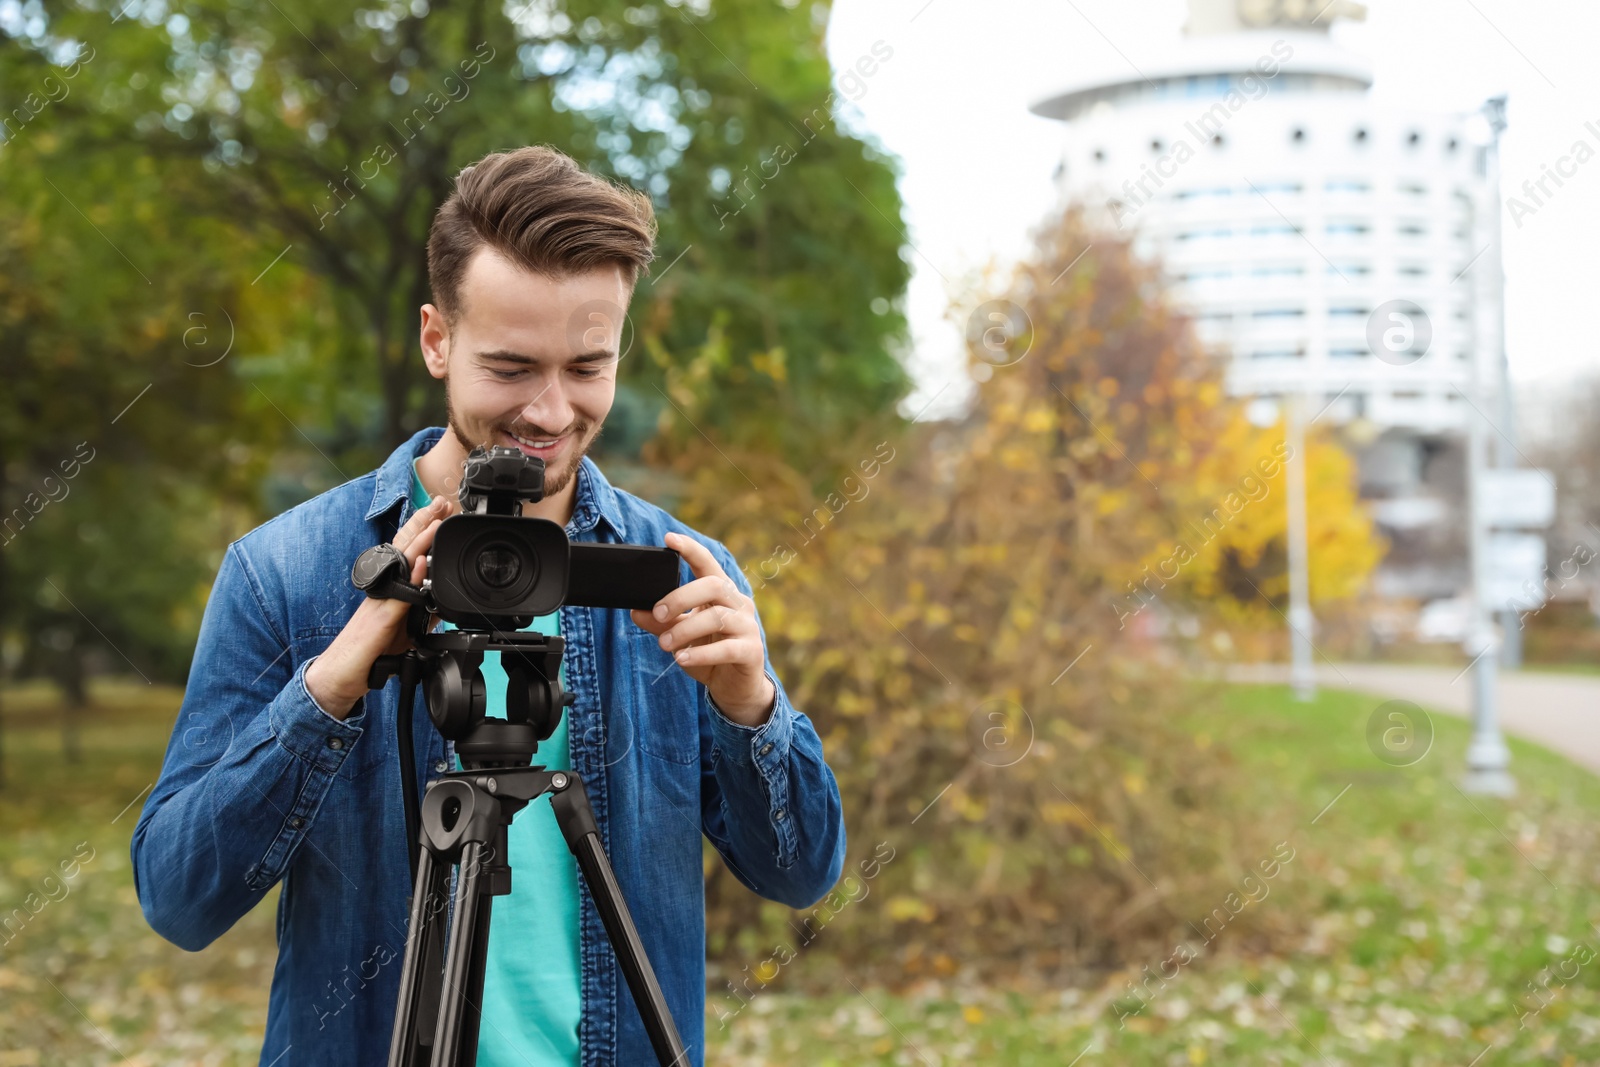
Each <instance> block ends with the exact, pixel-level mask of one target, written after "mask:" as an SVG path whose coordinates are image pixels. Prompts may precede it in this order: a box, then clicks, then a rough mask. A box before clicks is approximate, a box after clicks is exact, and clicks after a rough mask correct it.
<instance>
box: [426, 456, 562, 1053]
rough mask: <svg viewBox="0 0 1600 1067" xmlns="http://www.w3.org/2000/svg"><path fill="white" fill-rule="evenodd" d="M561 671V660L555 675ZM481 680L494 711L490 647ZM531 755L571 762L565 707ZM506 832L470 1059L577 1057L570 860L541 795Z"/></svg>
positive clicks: (541, 622)
mask: <svg viewBox="0 0 1600 1067" xmlns="http://www.w3.org/2000/svg"><path fill="white" fill-rule="evenodd" d="M429 500H430V497H429V495H428V491H427V490H426V489H424V488H423V487H422V479H421V478H420V477H419V476H418V475H417V474H416V465H415V461H413V464H412V475H411V503H412V506H413V507H418V508H422V507H427V505H428V502H429ZM444 625H445V626H446V627H450V626H451V624H450V623H445V624H444ZM452 628H453V627H452ZM527 628H528V629H530V630H535V631H537V632H539V633H542V634H551V635H559V634H560V633H561V612H560V611H554V612H552V613H550V614H549V615H541V616H540V617H539V618H537V619H534V620H533V623H532V625H530V626H529V627H527ZM566 677H567V669H566V665H565V664H562V667H561V680H562V682H563V683H564V682H565V681H566ZM483 683H484V689H485V692H486V701H485V710H486V711H487V712H488V713H489V714H490V715H495V716H503V715H504V714H505V709H506V672H505V670H504V668H502V667H501V666H500V654H499V653H498V652H490V653H487V654H486V655H485V656H484V657H483ZM534 762H535V763H536V764H542V765H544V766H546V767H549V768H550V769H551V770H570V769H571V768H572V751H571V747H570V745H569V743H568V736H567V716H566V712H565V710H563V712H562V715H561V722H560V723H559V724H558V725H557V726H556V728H555V732H554V733H552V734H551V735H550V737H549V738H548V739H547V740H545V741H541V742H540V743H539V751H538V753H536V754H535V756H534ZM507 836H508V838H509V840H510V848H511V894H510V896H504V897H496V898H495V899H494V906H493V908H492V909H491V912H490V920H489V959H488V963H487V966H486V967H485V971H484V977H483V1024H482V1026H481V1027H480V1031H479V1032H480V1036H479V1038H478V1067H577V1063H578V1021H579V1018H580V1017H581V1015H582V1008H583V1001H582V985H581V981H580V974H581V971H580V967H579V962H578V864H577V861H576V860H574V859H573V858H572V852H571V851H570V850H569V849H568V848H567V842H566V840H565V839H564V838H563V837H562V836H561V828H560V827H559V826H557V825H556V816H555V812H554V811H552V810H551V809H550V798H549V797H548V796H542V797H540V798H539V799H537V800H535V801H534V802H533V803H531V804H529V805H528V806H527V807H525V808H523V809H522V810H521V811H520V812H518V813H517V816H516V818H514V819H512V820H511V829H510V831H509V832H508V834H507Z"/></svg>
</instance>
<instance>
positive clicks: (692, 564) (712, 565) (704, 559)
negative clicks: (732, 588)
mask: <svg viewBox="0 0 1600 1067" xmlns="http://www.w3.org/2000/svg"><path fill="white" fill-rule="evenodd" d="M666 542H667V547H668V548H672V549H676V550H677V552H678V555H680V556H682V557H683V559H684V562H685V563H687V564H689V570H690V571H691V572H693V574H694V576H695V577H696V578H704V577H707V576H708V575H719V574H723V573H724V572H723V570H722V564H720V563H718V562H717V557H716V556H713V555H712V554H711V550H710V549H709V548H707V547H706V546H705V545H702V544H701V543H700V542H699V541H696V540H695V539H694V538H692V537H685V536H684V535H683V534H681V533H669V534H667V536H666Z"/></svg>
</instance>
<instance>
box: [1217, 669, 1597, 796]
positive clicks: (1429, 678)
mask: <svg viewBox="0 0 1600 1067" xmlns="http://www.w3.org/2000/svg"><path fill="white" fill-rule="evenodd" d="M1460 670H1461V668H1459V667H1410V666H1405V665H1402V664H1388V663H1338V664H1333V663H1326V662H1324V663H1319V664H1318V665H1317V682H1318V684H1319V685H1326V686H1328V687H1329V688H1331V689H1353V690H1356V691H1357V692H1362V693H1371V694H1373V695H1375V696H1379V697H1383V698H1386V699H1389V700H1409V701H1411V702H1413V703H1415V704H1420V705H1422V706H1423V707H1426V708H1432V709H1437V710H1439V711H1445V712H1450V713H1452V714H1455V715H1460V716H1462V717H1467V716H1469V715H1471V710H1472V675H1471V673H1470V672H1469V673H1466V674H1458V672H1459V671H1460ZM1228 677H1229V678H1230V679H1232V680H1234V681H1240V682H1287V681H1288V679H1289V669H1288V667H1286V666H1283V665H1281V664H1263V665H1260V666H1249V667H1236V668H1234V669H1232V670H1230V671H1229V672H1228ZM1499 696H1500V699H1499V708H1500V724H1501V727H1502V728H1503V729H1504V730H1505V731H1506V732H1507V733H1510V734H1515V735H1516V736H1518V737H1521V738H1525V739H1527V740H1529V741H1535V742H1537V743H1539V744H1541V745H1543V746H1545V747H1546V748H1548V749H1550V750H1551V751H1553V752H1559V753H1561V754H1562V755H1563V756H1566V757H1567V758H1568V759H1570V760H1572V761H1573V762H1574V763H1578V764H1581V765H1582V766H1585V767H1588V768H1589V769H1590V770H1592V771H1596V772H1600V676H1596V677H1591V676H1588V675H1582V674H1557V673H1553V672H1551V673H1545V672H1542V671H1509V672H1508V671H1502V672H1500V688H1499ZM1515 772H1516V766H1515V763H1513V765H1512V773H1513V774H1514V773H1515Z"/></svg>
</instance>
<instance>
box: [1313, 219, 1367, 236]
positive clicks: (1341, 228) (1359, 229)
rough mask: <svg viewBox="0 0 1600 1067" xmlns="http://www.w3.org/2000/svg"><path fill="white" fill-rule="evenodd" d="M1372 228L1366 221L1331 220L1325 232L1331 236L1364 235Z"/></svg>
mask: <svg viewBox="0 0 1600 1067" xmlns="http://www.w3.org/2000/svg"><path fill="white" fill-rule="evenodd" d="M1370 229H1371V227H1370V226H1368V225H1367V224H1366V223H1364V222H1330V223H1328V225H1327V228H1326V229H1325V230H1324V231H1323V232H1325V233H1326V234H1327V235H1328V236H1329V237H1362V236H1364V235H1365V234H1366V233H1367V232H1368V231H1369V230H1370Z"/></svg>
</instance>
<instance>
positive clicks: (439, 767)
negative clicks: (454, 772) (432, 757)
mask: <svg viewBox="0 0 1600 1067" xmlns="http://www.w3.org/2000/svg"><path fill="white" fill-rule="evenodd" d="M433 769H434V770H436V771H438V772H439V773H440V774H443V773H444V772H446V771H448V770H449V769H450V764H448V763H446V762H445V761H444V760H440V761H439V762H438V763H435V764H434V765H433Z"/></svg>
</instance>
